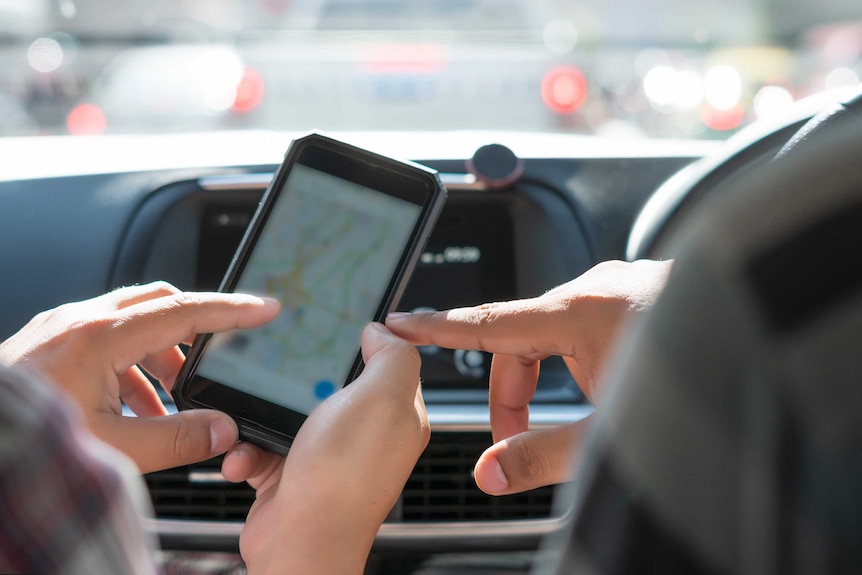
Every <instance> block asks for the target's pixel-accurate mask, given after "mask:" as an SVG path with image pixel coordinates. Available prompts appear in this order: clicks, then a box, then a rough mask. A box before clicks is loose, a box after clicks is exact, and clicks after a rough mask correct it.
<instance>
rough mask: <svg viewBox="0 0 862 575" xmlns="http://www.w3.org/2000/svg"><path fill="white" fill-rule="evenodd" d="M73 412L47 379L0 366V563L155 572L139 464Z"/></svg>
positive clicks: (7, 569)
mask: <svg viewBox="0 0 862 575" xmlns="http://www.w3.org/2000/svg"><path fill="white" fill-rule="evenodd" d="M76 415H77V414H76V413H74V411H73V409H72V408H71V407H70V405H68V404H67V402H66V401H65V399H63V398H62V396H61V394H60V393H59V392H58V391H56V390H54V389H52V388H51V387H50V386H49V385H47V384H45V383H44V382H41V381H38V380H36V379H34V378H30V377H28V376H27V375H24V374H22V373H18V372H14V371H10V370H0V517H2V519H3V520H2V522H0V572H2V573H81V574H84V573H86V574H93V573H130V574H137V573H153V572H156V570H157V569H156V566H155V563H154V560H153V552H152V551H153V549H152V547H153V546H152V541H151V540H150V539H149V537H148V536H147V535H146V534H145V532H144V530H143V528H142V526H141V522H140V512H141V510H142V505H148V503H147V502H146V494H145V491H144V490H143V486H142V483H141V480H140V477H139V476H138V473H137V470H136V469H135V468H134V466H133V465H132V463H131V462H130V461H129V460H127V459H126V458H125V457H124V456H123V455H121V454H119V453H117V452H115V451H114V450H113V449H111V448H110V447H108V446H106V445H104V444H103V443H102V442H100V441H98V440H96V439H95V438H93V437H92V436H90V435H89V433H88V432H86V430H85V429H84V428H83V426H81V425H80V424H79V423H78V421H77V420H76Z"/></svg>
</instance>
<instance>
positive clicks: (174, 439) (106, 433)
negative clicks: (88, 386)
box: [90, 409, 238, 473]
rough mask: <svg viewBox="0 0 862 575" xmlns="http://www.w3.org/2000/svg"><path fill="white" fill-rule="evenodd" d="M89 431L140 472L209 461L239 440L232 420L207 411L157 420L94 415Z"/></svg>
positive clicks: (168, 416) (156, 418) (186, 413)
mask: <svg viewBox="0 0 862 575" xmlns="http://www.w3.org/2000/svg"><path fill="white" fill-rule="evenodd" d="M90 428H91V429H92V431H93V433H94V434H95V435H97V436H98V437H99V438H101V439H102V440H103V441H105V442H107V443H109V444H110V445H112V446H114V447H116V448H117V449H119V450H120V451H122V452H123V453H125V454H126V455H128V456H129V457H131V458H132V460H134V462H135V463H136V464H137V466H138V468H139V469H140V470H141V473H149V472H151V471H160V470H162V469H170V468H172V467H179V466H181V465H188V464H191V463H197V462H199V461H204V460H206V459H210V458H211V457H215V456H216V455H220V454H222V453H224V452H225V451H227V450H228V449H229V448H230V447H231V446H233V445H234V444H235V443H236V442H237V438H238V431H237V427H236V423H234V421H233V419H231V418H230V417H229V416H228V415H226V414H224V413H221V412H218V411H212V410H206V409H194V410H190V411H181V412H179V413H176V414H174V415H165V416H157V417H125V416H119V415H114V414H97V415H96V416H95V417H93V420H91V422H90Z"/></svg>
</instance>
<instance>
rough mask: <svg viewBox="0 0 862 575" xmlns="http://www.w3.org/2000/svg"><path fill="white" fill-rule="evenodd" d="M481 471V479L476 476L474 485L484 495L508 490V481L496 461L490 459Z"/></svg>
mask: <svg viewBox="0 0 862 575" xmlns="http://www.w3.org/2000/svg"><path fill="white" fill-rule="evenodd" d="M483 469H484V471H483V472H482V473H481V474H479V475H481V477H479V476H478V475H477V477H476V483H477V484H478V485H479V487H480V488H481V489H482V491H485V492H486V493H499V492H501V491H505V490H506V489H508V488H509V479H508V478H507V477H506V474H505V473H503V468H502V467H501V466H500V462H498V461H497V460H496V459H492V460H491V461H490V462H488V463H487V464H485V465H484V466H483Z"/></svg>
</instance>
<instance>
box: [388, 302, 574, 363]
mask: <svg viewBox="0 0 862 575" xmlns="http://www.w3.org/2000/svg"><path fill="white" fill-rule="evenodd" d="M568 317H569V313H568V311H567V310H566V308H565V307H561V306H560V305H559V303H558V302H557V300H556V299H554V298H549V297H544V296H542V297H537V298H531V299H523V300H515V301H509V302H497V303H487V304H482V305H479V306H476V307H464V308H455V309H451V310H448V311H431V312H414V313H408V314H403V313H394V314H390V315H389V317H387V318H386V326H387V327H388V328H389V329H390V330H392V332H393V333H394V334H396V335H398V336H401V337H403V338H405V339H407V340H408V341H410V342H411V343H413V344H416V345H437V346H440V347H446V348H451V349H475V350H481V351H487V352H491V353H502V354H506V355H519V356H529V357H543V356H547V355H570V354H571V349H567V348H565V344H564V343H563V342H564V341H565V340H566V338H564V337H560V334H561V333H563V332H564V331H565V328H566V323H567V322H566V318H568Z"/></svg>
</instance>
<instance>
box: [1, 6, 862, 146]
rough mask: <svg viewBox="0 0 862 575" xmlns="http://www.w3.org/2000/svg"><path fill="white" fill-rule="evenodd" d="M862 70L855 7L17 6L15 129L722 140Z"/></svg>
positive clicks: (860, 21) (5, 35)
mask: <svg viewBox="0 0 862 575" xmlns="http://www.w3.org/2000/svg"><path fill="white" fill-rule="evenodd" d="M860 78H862V2H859V1H858V0H817V1H816V2H814V1H813V0H702V1H699V2H689V1H687V0H616V1H614V0H580V1H577V2H574V1H562V0H530V1H517V0H149V1H148V2H137V1H131V0H0V136H22V135H23V136H31V135H32V136H38V135H55V134H73V135H78V134H102V133H147V132H168V131H201V130H226V129H266V130H306V129H312V128H316V129H323V130H460V129H492V130H496V129H504V130H529V131H556V132H571V133H581V134H599V135H605V136H614V137H659V138H713V139H714V138H725V137H727V136H728V135H730V134H732V133H733V132H734V131H736V130H738V129H739V128H740V127H742V126H744V125H746V124H748V123H750V122H752V121H753V120H755V119H758V118H763V117H768V116H769V115H771V114H776V113H780V112H781V110H783V109H784V108H786V107H787V106H789V105H791V104H792V103H793V102H794V101H796V100H798V99H800V98H803V97H805V96H807V95H810V94H814V93H818V92H821V91H824V90H828V89H832V88H838V87H841V86H846V85H852V84H858V83H859V82H860Z"/></svg>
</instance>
